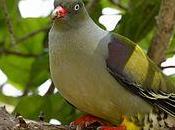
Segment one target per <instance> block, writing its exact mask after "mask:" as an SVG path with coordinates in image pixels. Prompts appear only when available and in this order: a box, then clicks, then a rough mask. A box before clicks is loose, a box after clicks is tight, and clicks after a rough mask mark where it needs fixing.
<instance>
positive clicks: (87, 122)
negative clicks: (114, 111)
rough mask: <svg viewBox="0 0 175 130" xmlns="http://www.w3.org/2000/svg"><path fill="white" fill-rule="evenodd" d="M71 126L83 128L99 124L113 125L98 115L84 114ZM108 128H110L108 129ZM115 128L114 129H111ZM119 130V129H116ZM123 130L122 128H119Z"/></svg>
mask: <svg viewBox="0 0 175 130" xmlns="http://www.w3.org/2000/svg"><path fill="white" fill-rule="evenodd" d="M70 126H71V127H73V126H80V127H81V128H86V127H99V126H109V127H110V126H111V127H112V126H113V125H112V124H110V123H109V122H107V121H104V120H103V119H100V118H98V117H95V116H92V115H84V116H82V117H80V118H78V119H77V120H75V121H73V122H71V123H70ZM107 130H108V129H107ZM111 130H113V129H111ZM116 130H118V129H116ZM119 130H122V129H119Z"/></svg>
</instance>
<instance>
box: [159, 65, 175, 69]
mask: <svg viewBox="0 0 175 130" xmlns="http://www.w3.org/2000/svg"><path fill="white" fill-rule="evenodd" d="M168 68H175V66H174V65H170V66H162V67H161V69H168Z"/></svg>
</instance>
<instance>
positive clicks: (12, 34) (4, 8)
mask: <svg viewBox="0 0 175 130" xmlns="http://www.w3.org/2000/svg"><path fill="white" fill-rule="evenodd" d="M1 6H2V11H3V14H4V17H5V21H6V24H7V28H8V31H9V34H10V39H11V45H15V44H16V36H15V32H14V27H13V24H12V20H11V19H10V16H9V12H8V9H7V3H6V0H1Z"/></svg>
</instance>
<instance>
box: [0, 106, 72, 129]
mask: <svg viewBox="0 0 175 130" xmlns="http://www.w3.org/2000/svg"><path fill="white" fill-rule="evenodd" d="M0 130H70V128H68V127H66V126H62V125H52V124H49V123H46V122H43V121H40V122H36V121H31V120H27V119H24V118H23V117H21V116H18V117H14V116H12V115H10V114H9V113H8V112H7V111H6V109H5V107H0Z"/></svg>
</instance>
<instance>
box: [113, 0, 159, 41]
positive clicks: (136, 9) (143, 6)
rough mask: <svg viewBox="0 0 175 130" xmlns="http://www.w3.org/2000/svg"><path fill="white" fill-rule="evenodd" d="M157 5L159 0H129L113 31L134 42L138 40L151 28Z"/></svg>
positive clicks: (153, 23) (157, 8)
mask: <svg viewBox="0 0 175 130" xmlns="http://www.w3.org/2000/svg"><path fill="white" fill-rule="evenodd" d="M159 7H160V1H159V0H153V1H148V0H131V1H130V4H129V7H128V8H129V9H128V11H127V12H126V14H124V15H123V17H122V19H121V21H120V22H119V26H118V28H117V29H116V30H115V31H117V32H118V33H119V34H121V35H124V36H126V37H128V38H130V39H131V40H133V41H134V42H139V41H140V40H141V39H143V38H144V37H145V36H146V35H147V34H148V33H149V32H150V31H151V30H152V29H153V27H154V25H155V16H156V15H157V14H158V10H159Z"/></svg>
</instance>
